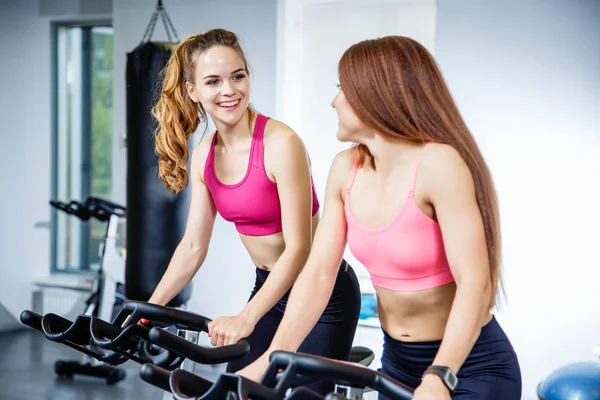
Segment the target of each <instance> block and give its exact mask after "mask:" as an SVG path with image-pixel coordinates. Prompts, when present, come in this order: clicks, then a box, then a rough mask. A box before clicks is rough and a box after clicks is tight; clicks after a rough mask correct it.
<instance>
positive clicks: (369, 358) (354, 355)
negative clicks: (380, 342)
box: [350, 346, 375, 367]
mask: <svg viewBox="0 0 600 400" xmlns="http://www.w3.org/2000/svg"><path fill="white" fill-rule="evenodd" d="M374 359H375V353H373V350H371V349H369V348H368V347H363V346H354V347H352V350H350V362H353V363H357V364H360V365H364V366H365V367H368V366H369V365H371V363H372V362H373V360H374Z"/></svg>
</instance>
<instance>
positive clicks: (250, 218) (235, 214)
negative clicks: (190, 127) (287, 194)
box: [204, 114, 319, 236]
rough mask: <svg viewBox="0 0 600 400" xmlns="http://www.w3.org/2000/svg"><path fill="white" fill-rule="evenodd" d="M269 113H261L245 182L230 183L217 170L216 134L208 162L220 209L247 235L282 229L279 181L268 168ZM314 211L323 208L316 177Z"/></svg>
mask: <svg viewBox="0 0 600 400" xmlns="http://www.w3.org/2000/svg"><path fill="white" fill-rule="evenodd" d="M268 120H269V118H268V117H265V116H264V115H260V114H259V115H258V116H257V118H256V123H255V125H254V132H253V133H252V144H251V145H250V156H249V157H248V169H247V170H246V175H245V176H244V178H243V179H242V180H241V182H239V183H236V184H233V185H226V184H224V183H221V181H219V178H217V174H216V173H215V167H214V166H215V151H214V150H215V143H216V141H217V134H216V133H215V136H214V138H213V141H212V144H211V145H210V150H209V151H208V157H206V164H205V166H204V182H206V186H208V190H209V191H210V194H211V195H212V198H213V201H214V202H215V206H216V207H217V211H218V212H219V214H221V216H222V217H223V218H224V219H225V220H227V221H229V222H233V223H234V224H235V227H236V228H237V230H238V232H239V233H241V234H243V235H250V236H264V235H270V234H273V233H278V232H281V230H282V226H281V207H280V204H279V193H278V192H277V184H276V183H275V182H273V181H272V180H271V179H269V177H268V176H267V173H266V171H265V160H264V146H263V138H264V135H265V126H266V125H267V121H268ZM310 180H311V183H312V215H315V214H316V213H317V211H319V200H318V198H317V193H316V191H315V184H314V182H313V180H312V176H311V179H310Z"/></svg>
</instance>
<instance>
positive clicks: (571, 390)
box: [537, 362, 600, 400]
mask: <svg viewBox="0 0 600 400" xmlns="http://www.w3.org/2000/svg"><path fill="white" fill-rule="evenodd" d="M537 394H538V397H539V398H540V400H600V362H580V363H575V364H569V365H565V366H564V367H561V368H559V369H557V370H556V371H554V372H552V373H551V374H550V375H549V376H548V377H547V378H546V379H544V380H543V381H542V382H540V384H539V385H538V388H537Z"/></svg>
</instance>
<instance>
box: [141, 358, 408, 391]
mask: <svg viewBox="0 0 600 400" xmlns="http://www.w3.org/2000/svg"><path fill="white" fill-rule="evenodd" d="M371 354H372V353H371ZM279 370H283V372H278V371H279ZM140 375H141V376H142V379H144V380H145V381H146V382H149V383H153V384H156V383H157V382H164V381H165V380H166V379H167V378H168V379H169V386H170V389H171V391H172V392H173V394H174V397H175V398H176V399H197V400H217V399H218V400H221V399H228V400H282V399H287V400H295V399H303V400H313V399H314V400H323V399H327V400H333V399H344V400H356V399H362V393H360V392H355V393H351V392H349V391H344V390H341V389H340V388H341V387H347V388H352V389H358V390H360V389H364V388H366V387H370V388H373V389H374V390H376V391H377V392H379V393H382V394H385V395H386V396H388V397H390V398H392V399H396V400H410V399H412V395H413V391H412V389H410V388H408V387H407V386H405V385H403V384H401V383H399V382H397V381H395V380H394V379H392V378H389V377H387V376H385V375H383V374H381V373H380V372H377V371H373V370H370V369H368V368H366V367H365V366H364V365H361V364H357V363H348V362H341V361H337V360H331V359H328V358H324V357H318V356H313V355H308V354H301V353H291V352H283V351H275V352H273V353H272V354H271V356H270V364H269V367H268V368H267V371H266V372H265V375H264V377H263V379H262V381H261V382H260V383H256V382H253V381H251V380H248V379H246V378H244V377H242V376H239V375H235V374H231V373H224V374H221V375H220V377H219V378H218V379H217V380H216V381H215V382H214V383H212V382H210V381H208V380H206V379H204V378H201V377H199V376H197V375H194V374H191V373H189V372H187V371H184V370H174V371H173V372H171V373H170V374H169V373H168V372H167V371H164V370H161V369H160V368H158V367H156V366H153V365H150V364H146V365H144V366H143V367H142V369H141V371H140ZM321 379H334V380H335V381H336V382H337V383H338V388H337V389H336V391H335V392H333V393H330V394H328V395H327V396H323V395H320V394H318V393H316V392H314V391H312V390H310V389H308V388H306V387H302V386H300V385H305V384H307V383H310V382H314V381H318V380H321ZM290 389H291V391H290V393H289V395H287V396H286V394H287V392H288V391H289V390H290Z"/></svg>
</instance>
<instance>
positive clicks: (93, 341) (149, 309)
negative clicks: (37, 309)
mask: <svg viewBox="0 0 600 400" xmlns="http://www.w3.org/2000/svg"><path fill="white" fill-rule="evenodd" d="M142 318H145V319H149V320H151V321H152V322H151V323H150V326H145V325H140V324H139V323H138V322H139V321H140V319H142ZM21 322H22V323H23V324H25V325H27V326H30V327H31V328H34V329H36V330H39V331H41V332H43V333H44V335H45V336H46V338H47V339H49V340H52V341H54V342H58V343H62V344H64V345H66V346H68V347H70V348H73V349H75V350H78V351H80V352H82V353H84V354H85V355H87V356H89V357H92V358H94V359H97V360H99V361H102V362H104V363H106V364H110V365H113V366H115V365H120V364H123V363H125V362H126V361H128V360H132V361H134V362H137V363H138V364H148V363H150V364H151V365H155V366H157V367H160V368H161V369H162V370H165V371H171V370H173V369H175V368H178V367H180V366H181V368H186V369H187V370H189V371H194V364H193V362H194V361H195V362H198V363H202V364H221V363H225V362H228V361H231V360H236V359H239V358H242V357H245V356H246V355H247V354H248V352H249V351H250V347H249V345H248V343H247V342H246V341H245V340H244V341H240V342H239V343H237V344H235V345H231V346H223V347H218V348H214V349H211V348H202V347H200V346H196V348H193V349H192V350H191V351H190V349H189V348H187V347H184V348H182V351H181V352H179V353H177V352H171V351H168V350H166V349H164V348H161V347H158V346H156V345H154V344H153V343H151V342H150V341H149V332H150V331H157V332H161V333H160V334H161V337H165V334H166V335H171V336H172V337H174V338H175V339H178V340H180V341H183V342H184V344H185V343H189V342H187V341H186V339H183V338H182V337H180V336H178V335H181V336H183V337H192V338H193V336H194V334H196V337H197V334H198V332H199V331H207V330H208V323H209V322H210V319H208V318H206V317H203V316H201V315H197V314H193V313H190V312H186V311H183V310H179V309H175V308H170V307H162V306H157V305H154V304H149V303H145V302H140V301H125V302H124V303H123V307H122V308H121V309H120V311H119V313H118V314H117V315H116V317H115V318H114V320H113V321H112V322H111V323H108V322H106V321H103V320H101V319H100V318H97V317H95V316H93V315H80V316H78V317H77V318H76V319H75V321H74V322H71V321H69V320H67V319H65V318H62V317H60V316H58V315H56V314H52V313H48V314H46V315H44V316H41V315H39V314H36V313H34V312H32V311H29V310H25V311H23V312H22V313H21ZM171 328H177V329H178V335H174V334H172V333H169V332H168V331H167V329H171ZM166 337H170V336H166ZM183 350H185V355H183ZM186 358H189V360H187V359H186ZM116 370H117V369H111V368H110V367H103V368H97V369H95V370H94V371H92V372H93V373H94V374H95V375H94V376H104V375H101V374H107V376H105V377H106V378H107V381H109V383H114V382H116V380H115V379H116V378H119V380H120V379H122V378H123V377H124V376H123V377H121V375H118V376H115V375H114V374H115V372H114V371H116ZM111 371H112V372H111ZM157 386H158V387H160V388H161V389H163V390H167V391H169V390H170V389H169V385H168V380H167V381H164V382H161V383H159V384H158V385H157Z"/></svg>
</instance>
